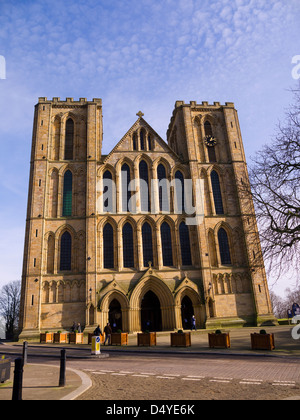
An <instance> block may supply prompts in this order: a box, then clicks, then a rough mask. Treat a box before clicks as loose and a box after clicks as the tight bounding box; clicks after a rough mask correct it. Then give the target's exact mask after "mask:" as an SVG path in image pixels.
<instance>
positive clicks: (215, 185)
mask: <svg viewBox="0 0 300 420" xmlns="http://www.w3.org/2000/svg"><path fill="white" fill-rule="evenodd" d="M210 178H211V185H212V190H213V196H214V202H215V210H216V214H224V208H223V201H222V194H221V188H220V180H219V175H218V174H217V172H216V171H212V173H211V176H210Z"/></svg>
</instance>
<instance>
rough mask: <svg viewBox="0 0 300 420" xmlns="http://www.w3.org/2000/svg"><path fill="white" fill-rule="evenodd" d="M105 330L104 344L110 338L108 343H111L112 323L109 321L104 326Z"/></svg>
mask: <svg viewBox="0 0 300 420" xmlns="http://www.w3.org/2000/svg"><path fill="white" fill-rule="evenodd" d="M104 332H105V341H104V345H105V343H106V341H107V340H108V345H110V339H111V333H112V330H111V326H110V323H109V322H108V323H107V324H106V326H105V327H104Z"/></svg>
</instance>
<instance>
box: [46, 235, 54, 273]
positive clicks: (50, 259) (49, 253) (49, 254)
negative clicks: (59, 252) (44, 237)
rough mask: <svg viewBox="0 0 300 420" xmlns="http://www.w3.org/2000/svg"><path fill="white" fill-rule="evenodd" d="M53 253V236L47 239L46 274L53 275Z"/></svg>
mask: <svg viewBox="0 0 300 420" xmlns="http://www.w3.org/2000/svg"><path fill="white" fill-rule="evenodd" d="M54 253H55V240H54V236H52V235H50V236H49V238H48V249H47V273H49V274H53V273H54Z"/></svg>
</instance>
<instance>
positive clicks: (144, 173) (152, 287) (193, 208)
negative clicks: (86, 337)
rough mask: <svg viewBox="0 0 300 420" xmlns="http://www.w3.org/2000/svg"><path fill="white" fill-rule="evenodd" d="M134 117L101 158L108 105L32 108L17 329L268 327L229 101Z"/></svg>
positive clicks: (179, 105) (180, 105) (29, 333)
mask: <svg viewBox="0 0 300 420" xmlns="http://www.w3.org/2000/svg"><path fill="white" fill-rule="evenodd" d="M144 117H145V116H144V114H143V113H142V112H138V113H137V115H136V117H135V119H136V120H135V122H134V124H133V125H132V126H131V128H129V130H128V131H127V132H125V130H124V132H125V134H124V136H123V138H122V139H121V140H120V141H119V142H118V143H117V144H116V145H115V147H114V148H113V149H112V150H111V152H110V153H109V154H108V155H103V154H102V141H105V139H103V123H102V101H101V99H93V100H92V101H87V100H86V99H85V98H80V99H79V100H78V101H75V100H73V98H66V100H60V98H53V99H52V100H48V99H47V98H39V101H38V103H37V105H36V106H35V115H34V125H33V138H32V152H31V162H30V180H29V194H28V210H27V220H26V233H25V248H24V263H23V275H22V296H21V313H20V327H21V335H20V338H23V339H25V338H26V339H33V338H34V337H36V336H38V335H39V333H40V332H43V331H46V330H47V331H53V332H56V331H58V330H63V329H67V330H68V329H70V327H71V326H72V324H73V323H74V322H76V323H77V322H79V323H80V324H81V325H83V326H84V328H85V330H84V332H92V331H93V330H94V329H95V326H96V325H98V324H100V326H101V328H103V327H104V326H105V324H106V323H107V322H108V321H109V322H110V323H111V325H113V326H114V328H115V329H121V330H122V331H124V332H139V331H143V330H145V329H150V330H152V331H173V330H176V329H190V328H191V318H192V315H195V317H196V326H197V328H217V327H231V326H232V327H235V326H236V327H242V326H246V325H261V324H262V323H264V322H266V321H274V316H273V313H272V307H271V303H270V298H269V291H268V285H267V279H266V274H265V269H264V264H263V259H262V254H261V248H260V241H259V235H258V230H257V225H256V218H255V213H254V207H253V203H252V201H251V199H250V198H249V197H245V195H244V194H243V192H242V188H241V186H242V185H247V184H248V183H249V180H248V173H247V165H246V160H245V153H244V149H243V142H242V137H241V131H240V126H239V121H238V115H237V111H236V109H235V107H234V104H233V103H228V102H227V103H225V105H221V104H220V103H219V102H214V103H213V104H208V103H207V102H202V103H200V104H198V103H196V102H195V101H191V102H190V103H189V104H186V103H184V102H183V101H177V102H176V103H175V108H174V110H173V114H172V116H171V120H170V123H169V127H168V130H167V141H166V142H165V141H164V140H163V139H162V138H161V137H160V136H159V135H158V134H157V133H156V131H155V130H154V129H153V128H152V127H151V126H150V125H149V124H148V123H147V122H146V119H145V118H144Z"/></svg>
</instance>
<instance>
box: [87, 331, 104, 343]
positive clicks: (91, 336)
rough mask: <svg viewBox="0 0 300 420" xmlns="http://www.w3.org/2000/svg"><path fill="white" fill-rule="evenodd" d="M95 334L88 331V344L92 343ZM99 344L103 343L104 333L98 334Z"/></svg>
mask: <svg viewBox="0 0 300 420" xmlns="http://www.w3.org/2000/svg"><path fill="white" fill-rule="evenodd" d="M94 336H95V334H93V333H88V344H92V338H93V337H94ZM100 344H104V334H103V335H100Z"/></svg>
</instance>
